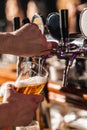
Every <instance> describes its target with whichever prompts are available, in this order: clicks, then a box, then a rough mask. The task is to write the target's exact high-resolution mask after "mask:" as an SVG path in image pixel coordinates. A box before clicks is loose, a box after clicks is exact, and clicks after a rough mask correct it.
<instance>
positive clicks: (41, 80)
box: [15, 76, 47, 88]
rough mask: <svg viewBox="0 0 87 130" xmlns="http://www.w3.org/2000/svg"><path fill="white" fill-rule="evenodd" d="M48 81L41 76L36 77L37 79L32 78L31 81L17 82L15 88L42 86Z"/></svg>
mask: <svg viewBox="0 0 87 130" xmlns="http://www.w3.org/2000/svg"><path fill="white" fill-rule="evenodd" d="M46 81H47V78H46V77H41V76H35V77H30V78H29V79H24V80H20V81H17V82H15V87H18V88H19V87H26V86H27V85H31V86H33V85H35V84H38V85H39V84H42V83H45V82H46Z"/></svg>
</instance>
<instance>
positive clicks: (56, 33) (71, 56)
mask: <svg viewBox="0 0 87 130" xmlns="http://www.w3.org/2000/svg"><path fill="white" fill-rule="evenodd" d="M81 15H82V14H81ZM80 19H82V17H81V18H80ZM80 21H81V20H80ZM47 26H48V29H49V32H50V33H51V35H52V36H53V37H54V38H56V39H57V40H58V41H59V43H58V47H57V49H55V48H54V49H53V51H52V53H54V55H57V57H58V58H59V59H65V61H66V64H65V70H64V75H63V86H62V87H67V79H68V74H69V70H70V67H71V66H72V63H73V61H74V60H75V59H76V58H87V46H86V39H85V38H84V36H81V37H80V38H76V39H75V40H74V41H72V42H70V41H69V39H70V38H69V31H68V10H59V12H58V13H56V12H53V13H51V14H49V15H48V17H47ZM57 29H58V30H57ZM78 43H79V44H78Z"/></svg>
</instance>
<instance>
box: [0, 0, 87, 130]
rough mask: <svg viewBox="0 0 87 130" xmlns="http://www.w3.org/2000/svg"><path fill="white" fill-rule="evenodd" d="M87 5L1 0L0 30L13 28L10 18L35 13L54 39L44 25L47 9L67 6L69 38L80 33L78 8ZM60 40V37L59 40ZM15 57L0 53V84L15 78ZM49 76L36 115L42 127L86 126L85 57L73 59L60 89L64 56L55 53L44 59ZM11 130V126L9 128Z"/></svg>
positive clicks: (81, 0)
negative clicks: (63, 86)
mask: <svg viewBox="0 0 87 130" xmlns="http://www.w3.org/2000/svg"><path fill="white" fill-rule="evenodd" d="M84 8H87V0H0V32H10V31H14V29H13V28H14V27H13V19H14V18H15V17H20V25H21V26H22V20H23V19H24V18H25V17H27V18H29V20H30V21H32V18H33V16H34V14H35V13H38V14H39V15H40V16H41V17H43V23H44V28H45V30H44V34H45V35H46V36H49V37H48V39H51V40H57V39H55V38H54V37H53V36H52V35H51V34H50V32H49V29H48V28H47V25H46V18H47V16H48V15H49V14H50V13H53V12H59V10H61V9H68V14H69V15H68V23H69V36H70V40H71V39H75V38H79V37H80V36H81V35H82V34H81V31H80V27H79V26H80V25H79V16H80V13H81V11H82V10H83V9H84ZM58 42H59V41H58ZM16 63H17V57H16V56H14V55H8V54H0V67H1V70H0V73H1V74H0V84H2V83H3V82H6V81H9V80H15V78H16V74H15V73H16ZM45 65H46V67H47V68H48V71H49V80H48V83H47V85H46V87H45V89H44V95H45V100H44V102H43V103H42V104H41V106H40V108H39V109H38V111H37V114H36V117H37V120H38V121H39V123H40V128H41V130H87V123H86V122H87V61H86V59H82V58H80V59H76V60H75V61H74V62H73V65H72V66H71V68H70V73H69V77H68V87H67V88H65V89H63V91H60V88H61V87H62V81H63V73H64V69H65V60H64V59H59V58H58V57H57V56H56V55H54V56H51V57H49V58H47V59H46V64H45ZM9 130H10V129H9Z"/></svg>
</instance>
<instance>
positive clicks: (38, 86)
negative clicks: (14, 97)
mask: <svg viewBox="0 0 87 130" xmlns="http://www.w3.org/2000/svg"><path fill="white" fill-rule="evenodd" d="M45 84H46V79H45V77H41V76H35V77H30V78H29V79H24V80H20V81H18V83H17V82H16V84H15V90H16V91H17V92H19V93H23V94H39V93H40V92H41V91H42V90H43V88H44V86H45Z"/></svg>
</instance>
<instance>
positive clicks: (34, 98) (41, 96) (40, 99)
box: [33, 94, 44, 104]
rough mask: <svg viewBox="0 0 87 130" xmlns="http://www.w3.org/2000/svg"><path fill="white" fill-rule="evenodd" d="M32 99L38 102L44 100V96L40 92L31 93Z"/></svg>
mask: <svg viewBox="0 0 87 130" xmlns="http://www.w3.org/2000/svg"><path fill="white" fill-rule="evenodd" d="M33 100H34V101H35V102H36V104H38V103H40V102H42V101H43V100H44V96H43V95H41V94H38V95H33Z"/></svg>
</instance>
